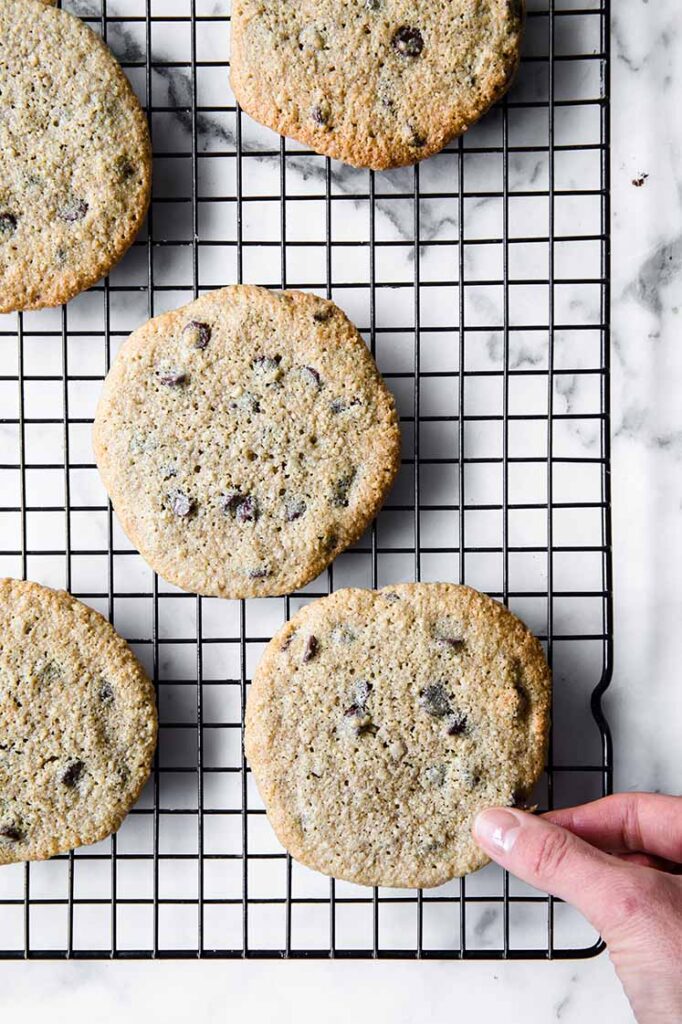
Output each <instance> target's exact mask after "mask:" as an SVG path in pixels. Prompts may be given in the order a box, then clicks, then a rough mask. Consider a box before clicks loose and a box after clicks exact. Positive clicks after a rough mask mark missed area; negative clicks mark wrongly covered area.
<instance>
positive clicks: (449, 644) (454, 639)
mask: <svg viewBox="0 0 682 1024" xmlns="http://www.w3.org/2000/svg"><path fill="white" fill-rule="evenodd" d="M434 640H435V641H436V643H437V644H438V646H439V647H445V648H449V649H450V650H452V651H461V649H462V647H464V638H463V637H461V636H442V635H440V636H435V637H434Z"/></svg>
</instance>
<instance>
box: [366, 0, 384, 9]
mask: <svg viewBox="0 0 682 1024" xmlns="http://www.w3.org/2000/svg"><path fill="white" fill-rule="evenodd" d="M365 7H366V8H367V10H368V11H378V10H379V9H380V7H381V0H365Z"/></svg>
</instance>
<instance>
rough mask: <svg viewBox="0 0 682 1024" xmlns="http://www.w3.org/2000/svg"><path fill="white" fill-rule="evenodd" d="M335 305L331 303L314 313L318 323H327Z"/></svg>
mask: <svg viewBox="0 0 682 1024" xmlns="http://www.w3.org/2000/svg"><path fill="white" fill-rule="evenodd" d="M333 313H334V307H333V306H332V305H331V304H330V305H329V306H327V307H326V308H325V309H318V310H316V311H315V312H314V313H313V320H315V321H316V322H317V323H318V324H326V322H327V320H329V319H330V317H331V316H333Z"/></svg>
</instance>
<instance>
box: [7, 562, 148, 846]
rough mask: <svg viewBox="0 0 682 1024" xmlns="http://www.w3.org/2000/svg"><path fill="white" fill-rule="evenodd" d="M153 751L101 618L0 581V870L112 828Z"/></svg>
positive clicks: (54, 594) (141, 677) (128, 670)
mask: <svg viewBox="0 0 682 1024" xmlns="http://www.w3.org/2000/svg"><path fill="white" fill-rule="evenodd" d="M155 746H156V709H155V703H154V690H153V687H152V685H151V683H150V682H149V680H148V679H147V677H146V676H145V674H144V672H143V671H142V669H141V668H140V666H139V664H138V663H137V661H136V659H135V657H134V655H133V653H132V651H131V650H130V648H129V647H128V646H127V644H126V643H125V642H124V641H123V640H122V639H121V638H120V637H119V636H118V635H117V634H116V633H115V632H114V630H113V629H112V627H111V626H110V625H109V623H108V622H107V621H106V619H104V618H102V616H101V615H99V614H98V613H97V612H95V611H93V610H92V609H91V608H88V607H86V605H84V604H81V602H80V601H77V600H76V599H75V598H73V597H71V596H70V595H69V594H66V593H64V592H62V591H56V590H49V589H48V588H47V587H42V586H39V585H38V584H37V583H22V582H20V581H19V580H11V579H5V580H0V864H9V863H12V862H14V861H22V860H44V859H45V858H46V857H52V856H54V855H55V854H56V853H63V852H64V851H66V850H70V849H72V848H73V847H75V846H81V845H83V844H84V843H95V842H97V841H98V840H100V839H104V838H105V836H108V835H109V834H110V833H111V832H114V831H115V830H116V829H117V828H118V827H119V825H120V824H121V822H122V821H123V819H124V817H125V815H126V814H127V813H128V811H129V810H130V808H131V806H132V805H133V804H134V803H135V801H136V800H137V798H138V796H139V795H140V791H141V790H142V787H143V786H144V784H145V782H146V780H147V777H148V775H149V771H150V768H151V763H152V757H153V754H154V748H155Z"/></svg>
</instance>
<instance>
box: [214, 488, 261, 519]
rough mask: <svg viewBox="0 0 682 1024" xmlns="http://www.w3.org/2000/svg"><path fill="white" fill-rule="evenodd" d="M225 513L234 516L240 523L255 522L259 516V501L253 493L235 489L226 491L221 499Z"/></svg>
mask: <svg viewBox="0 0 682 1024" xmlns="http://www.w3.org/2000/svg"><path fill="white" fill-rule="evenodd" d="M220 505H221V508H222V510H223V515H226V516H228V515H231V516H233V517H234V518H235V519H236V520H237V522H238V523H255V522H256V519H257V518H258V502H257V501H256V499H255V498H254V497H253V496H252V495H251V494H242V492H241V491H239V490H237V489H233V490H231V491H226V492H225V494H223V496H222V498H221V499H220Z"/></svg>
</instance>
